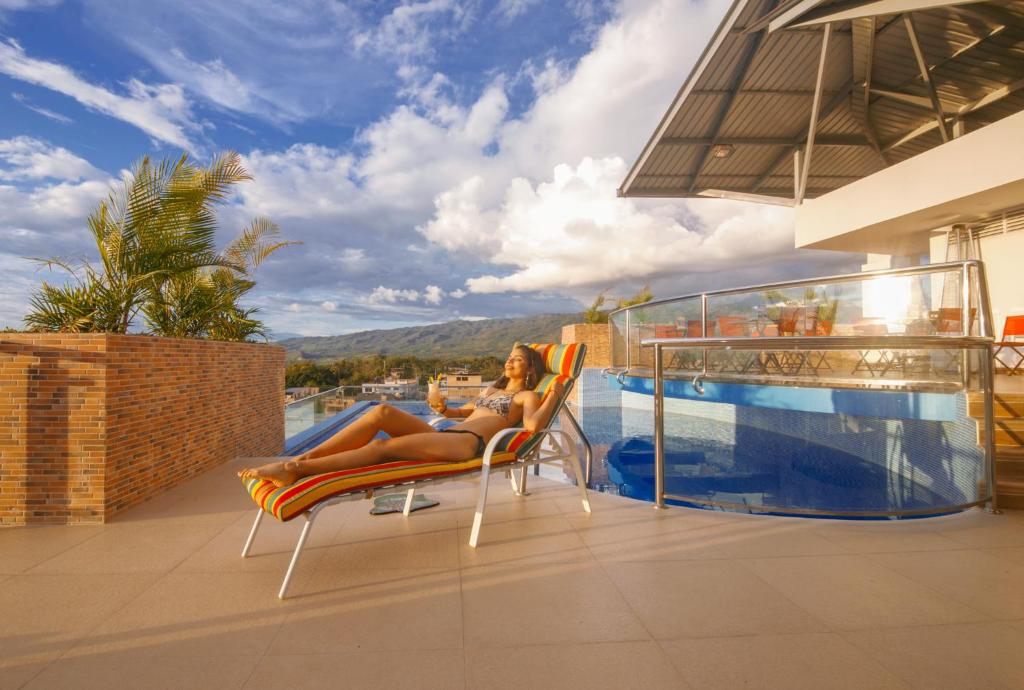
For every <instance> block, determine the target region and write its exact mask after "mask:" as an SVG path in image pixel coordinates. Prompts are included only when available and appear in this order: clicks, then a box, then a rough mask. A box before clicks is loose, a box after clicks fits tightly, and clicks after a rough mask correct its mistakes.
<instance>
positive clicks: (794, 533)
mask: <svg viewBox="0 0 1024 690" xmlns="http://www.w3.org/2000/svg"><path fill="white" fill-rule="evenodd" d="M730 526H731V527H732V528H733V529H732V530H731V531H730V532H729V533H727V534H723V535H721V536H720V537H719V538H718V539H716V540H715V546H716V547H717V548H718V549H720V550H721V551H722V552H724V553H725V554H726V555H727V556H731V557H739V558H772V557H775V556H814V555H829V554H841V553H848V551H847V550H846V548H844V547H843V546H842V545H841V544H838V543H836V542H835V541H833V540H830V539H825V538H824V537H822V536H820V535H818V534H815V533H814V532H813V531H811V527H812V525H811V524H809V523H808V521H807V520H805V519H801V518H777V517H767V518H764V517H762V518H761V519H758V520H756V521H755V520H749V521H746V522H745V523H743V524H733V525H730Z"/></svg>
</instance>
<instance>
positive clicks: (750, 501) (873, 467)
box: [288, 402, 980, 517]
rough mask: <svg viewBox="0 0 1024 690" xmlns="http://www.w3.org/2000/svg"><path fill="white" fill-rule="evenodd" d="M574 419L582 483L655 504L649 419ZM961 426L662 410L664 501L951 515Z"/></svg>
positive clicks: (750, 508) (633, 415) (959, 476)
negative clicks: (585, 471) (586, 466)
mask: <svg viewBox="0 0 1024 690" xmlns="http://www.w3.org/2000/svg"><path fill="white" fill-rule="evenodd" d="M375 404H378V403H374V402H369V403H360V404H359V406H358V407H355V408H351V409H349V410H346V411H345V412H344V413H341V414H339V415H337V416H335V417H333V418H331V419H328V420H325V421H324V422H322V423H321V424H318V425H317V426H316V427H314V428H313V429H310V430H308V431H306V432H303V433H302V434H300V435H298V436H296V437H294V438H293V439H289V444H288V452H289V453H291V454H297V453H299V452H302V451H303V450H306V449H308V448H310V447H312V446H314V445H316V444H318V443H320V442H322V441H323V440H324V439H325V438H327V437H329V436H330V435H331V434H333V433H336V432H337V431H338V430H339V429H340V428H343V427H344V426H345V425H347V424H349V423H351V421H352V420H353V419H356V418H357V417H358V416H359V415H361V414H363V413H365V412H366V410H367V409H369V407H371V406H372V405H375ZM396 406H398V407H401V408H402V409H404V410H406V411H408V412H411V413H412V414H416V415H417V416H420V417H422V418H423V419H424V420H429V419H431V418H433V417H434V414H433V413H432V412H431V410H430V409H429V408H428V407H427V405H426V404H425V403H423V402H402V403H397V404H396ZM574 411H575V413H576V416H577V418H578V420H579V422H580V424H581V426H582V428H583V430H584V433H585V434H586V436H587V438H588V440H589V441H590V444H591V447H592V449H593V456H594V457H593V462H592V466H591V476H590V482H589V484H588V486H589V487H590V488H591V489H594V490H597V491H604V492H610V493H615V494H618V495H622V496H628V497H630V498H635V499H639V500H643V501H653V500H654V443H653V415H652V413H651V412H650V411H648V410H643V409H635V408H628V407H587V408H585V409H582V410H574ZM741 417H742V420H741ZM744 421H746V422H747V423H743V422H744ZM450 423H455V422H450ZM561 426H562V427H563V428H566V430H567V431H569V432H570V433H572V431H571V429H569V428H568V426H567V425H561ZM962 426H963V425H962V424H960V423H951V422H934V421H932V422H927V421H921V420H891V419H875V418H866V417H849V416H844V415H837V414H835V413H831V414H815V413H808V412H792V411H779V410H773V411H756V410H747V411H746V412H745V413H744V414H743V415H740V416H737V417H734V418H732V419H709V418H705V417H698V416H691V415H685V414H673V413H668V414H666V419H665V446H666V452H665V491H666V493H668V494H673V495H676V496H679V497H684V498H685V499H686V500H681V501H671V500H670V501H669V502H670V503H677V504H681V505H690V506H696V507H702V508H711V507H714V508H717V509H724V510H735V511H746V512H758V513H765V512H767V513H775V514H792V515H821V514H824V515H832V516H836V515H839V516H847V517H872V516H874V517H884V516H891V515H894V514H910V515H927V514H932V515H934V514H942V513H946V512H953V511H955V510H959V509H961V508H962V506H963V505H964V504H967V503H971V502H973V501H975V500H977V487H978V481H979V479H980V477H979V476H978V475H979V473H978V469H977V468H978V467H979V466H980V465H979V462H978V453H979V452H980V451H979V449H978V448H977V446H976V445H974V446H973V448H972V447H969V446H971V445H972V444H973V441H972V440H971V439H970V438H969V437H970V434H972V433H973V431H972V430H971V429H966V428H960V427H962ZM965 439H967V440H965ZM581 451H582V448H581ZM581 458H582V452H581ZM869 458H874V459H875V460H874V461H872V460H869ZM541 474H542V475H543V476H547V477H552V478H558V479H562V480H569V481H575V479H576V478H575V477H574V476H572V474H571V470H570V469H569V468H564V469H563V468H560V467H547V466H545V467H543V468H542V470H541ZM872 514H874V515H872Z"/></svg>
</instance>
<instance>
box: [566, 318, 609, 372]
mask: <svg viewBox="0 0 1024 690" xmlns="http://www.w3.org/2000/svg"><path fill="white" fill-rule="evenodd" d="M610 329H611V327H610V326H609V325H608V324H606V323H571V324H569V325H568V326H562V344H563V345H568V344H569V343H586V346H587V357H586V359H585V360H584V362H583V366H585V367H591V368H596V369H604V368H605V367H610V366H611V365H612V345H611V337H610V333H611V330H610Z"/></svg>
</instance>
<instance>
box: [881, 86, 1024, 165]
mask: <svg viewBox="0 0 1024 690" xmlns="http://www.w3.org/2000/svg"><path fill="white" fill-rule="evenodd" d="M1021 89H1024V79H1018V80H1017V81H1015V82H1013V83H1011V84H1007V85H1006V86H1003V87H1000V88H998V89H996V90H995V91H991V92H989V93H987V94H985V95H984V96H983V97H981V98H979V99H978V100H976V101H974V102H973V103H969V104H967V105H965V106H963V107H962V108H960V110H958V111H957V115H956V117H957V118H963V117H964V116H965V115H967V114H969V113H973V112H974V111H975V110H981V109H982V108H984V107H985V106H987V105H991V104H992V103H995V102H996V101H999V100H1002V99H1004V98H1006V97H1007V96H1009V95H1010V94H1012V93H1016V92H1017V91H1020V90H1021ZM943 119H945V118H943ZM951 119H956V118H951ZM938 126H939V125H938V123H937V122H935V121H934V120H933V121H931V122H926V123H924V124H923V125H921V126H920V127H918V128H916V129H914V130H912V131H910V132H907V133H906V134H904V135H903V136H902V137H900V138H899V139H896V140H894V141H892V142H891V143H888V144H886V145H885V148H884V149H883V150H884V151H891V150H893V149H894V148H897V147H898V146H902V145H903V144H906V143H907V142H908V141H912V140H914V139H917V138H918V137H919V136H921V135H922V134H927V133H928V132H930V131H932V130H933V129H935V128H936V127H938Z"/></svg>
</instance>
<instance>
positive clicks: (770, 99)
mask: <svg viewBox="0 0 1024 690" xmlns="http://www.w3.org/2000/svg"><path fill="white" fill-rule="evenodd" d="M823 46H824V49H823ZM922 65H923V66H926V69H922ZM819 82H820V83H819ZM1022 109H1024V0H1007V1H1004V2H977V1H973V2H972V1H969V0H967V1H965V0H735V2H733V5H732V7H731V8H730V10H729V12H728V14H727V15H726V17H725V19H724V20H723V22H722V24H721V26H719V28H718V31H717V32H716V33H715V36H714V37H713V39H712V40H711V43H710V44H709V45H708V46H707V48H705V51H704V54H703V55H702V56H701V58H700V59H699V60H698V62H697V65H696V66H695V67H694V69H693V72H692V73H691V74H690V76H689V78H688V79H687V80H686V83H685V84H683V87H682V88H681V89H680V91H679V94H678V95H677V96H676V98H675V100H674V101H673V103H672V105H671V107H670V108H669V110H668V112H667V113H666V114H665V116H664V117H663V118H662V121H661V123H660V124H659V125H658V128H657V130H655V132H654V134H653V135H652V137H651V139H650V141H649V142H648V143H647V146H646V147H645V148H644V150H643V152H642V153H641V155H640V157H639V158H638V159H637V161H636V163H634V164H633V168H632V169H631V170H630V172H629V175H628V176H627V177H626V179H625V180H624V181H623V183H622V186H621V187H620V188H619V194H620V196H628V197H645V196H651V197H694V196H725V197H730V198H741V199H742V198H750V199H754V200H759V201H772V202H776V203H783V204H793V203H799V201H801V200H802V199H803V198H805V197H808V198H809V197H814V196H818V195H821V194H824V193H827V192H829V191H832V190H834V189H837V188H839V187H842V186H843V185H846V184H848V183H850V182H853V181H855V180H857V179H860V178H862V177H866V176H868V175H870V174H872V173H874V172H876V171H878V170H881V169H882V168H884V167H886V166H889V165H892V164H894V163H898V162H899V161H902V160H905V159H907V158H910V157H911V156H914V155H917V154H918V153H921V152H923V151H926V150H928V149H930V148H932V147H935V146H938V145H940V144H941V143H943V142H944V141H946V140H948V139H949V138H951V137H955V136H958V135H960V134H963V133H965V132H970V131H972V130H974V129H977V128H979V127H983V126H985V125H987V124H989V123H991V122H994V121H996V120H999V119H1001V118H1003V117H1006V116H1008V115H1011V114H1013V113H1016V112H1018V111H1020V110H1022ZM814 110H817V117H816V118H814V123H815V124H814V126H813V127H812V126H811V121H812V113H813V111H814ZM940 113H941V115H940ZM809 139H811V140H812V141H811V142H810V145H808V143H809V142H808V140H809ZM808 163H809V165H808Z"/></svg>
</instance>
